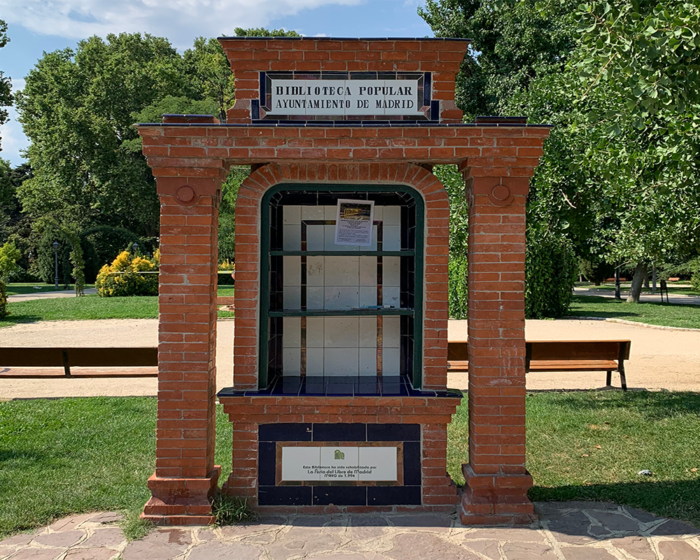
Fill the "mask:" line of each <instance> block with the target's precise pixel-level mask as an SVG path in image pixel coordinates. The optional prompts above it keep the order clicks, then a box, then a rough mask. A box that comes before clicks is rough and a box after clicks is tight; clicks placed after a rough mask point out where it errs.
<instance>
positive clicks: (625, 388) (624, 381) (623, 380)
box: [620, 367, 627, 391]
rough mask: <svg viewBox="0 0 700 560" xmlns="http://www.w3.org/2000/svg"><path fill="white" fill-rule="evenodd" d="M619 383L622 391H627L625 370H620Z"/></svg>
mask: <svg viewBox="0 0 700 560" xmlns="http://www.w3.org/2000/svg"><path fill="white" fill-rule="evenodd" d="M620 383H622V390H623V391H626V390H627V377H625V368H623V367H621V368H620Z"/></svg>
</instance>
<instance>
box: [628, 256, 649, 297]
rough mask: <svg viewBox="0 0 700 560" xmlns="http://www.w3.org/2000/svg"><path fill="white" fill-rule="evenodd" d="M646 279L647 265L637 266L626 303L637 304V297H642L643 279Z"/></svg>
mask: <svg viewBox="0 0 700 560" xmlns="http://www.w3.org/2000/svg"><path fill="white" fill-rule="evenodd" d="M646 277H647V265H646V264H638V265H637V268H636V269H635V270H634V277H633V278H632V287H631V288H630V295H629V296H627V303H639V296H641V295H642V284H643V283H644V279H645V278H646Z"/></svg>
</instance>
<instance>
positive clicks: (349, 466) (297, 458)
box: [282, 446, 398, 482]
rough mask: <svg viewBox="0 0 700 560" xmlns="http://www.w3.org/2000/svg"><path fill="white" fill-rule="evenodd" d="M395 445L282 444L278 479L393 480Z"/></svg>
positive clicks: (286, 480) (395, 474) (394, 472)
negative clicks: (309, 445) (303, 445)
mask: <svg viewBox="0 0 700 560" xmlns="http://www.w3.org/2000/svg"><path fill="white" fill-rule="evenodd" d="M397 453H398V448H397V447H291V446H290V447H282V482H306V481H313V480H318V481H334V480H339V481H340V480H343V481H353V480H356V481H378V482H379V481H381V482H397V481H398V470H397Z"/></svg>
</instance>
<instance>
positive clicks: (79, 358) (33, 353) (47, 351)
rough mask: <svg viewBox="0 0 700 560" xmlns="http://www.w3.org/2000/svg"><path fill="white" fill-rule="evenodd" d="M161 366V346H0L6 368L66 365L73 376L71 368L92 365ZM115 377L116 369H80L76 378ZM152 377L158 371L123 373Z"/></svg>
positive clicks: (1, 363) (1, 361) (17, 375)
mask: <svg viewBox="0 0 700 560" xmlns="http://www.w3.org/2000/svg"><path fill="white" fill-rule="evenodd" d="M157 366H158V348H157V347H155V346H153V347H150V346H149V347H110V348H104V347H103V348H79V347H74V348H32V347H26V346H25V347H20V348H2V347H0V368H4V367H29V368H41V367H63V369H64V375H65V376H71V377H72V376H73V375H72V373H71V371H70V368H71V367H92V368H116V367H119V368H129V367H130V368H136V367H139V368H146V367H157ZM108 375H109V376H115V375H116V374H115V372H111V373H110V372H79V373H78V374H77V375H76V377H105V376H108ZM137 375H138V376H139V377H153V376H156V375H157V373H152V372H148V373H146V372H144V373H143V374H141V375H139V374H138V373H135V372H124V374H123V376H124V377H135V376H137ZM29 376H31V377H35V376H39V377H45V375H44V374H43V373H41V374H40V373H34V372H27V373H24V374H21V373H15V372H11V373H7V372H6V373H5V374H4V375H2V377H3V378H20V377H29Z"/></svg>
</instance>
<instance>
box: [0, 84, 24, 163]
mask: <svg viewBox="0 0 700 560" xmlns="http://www.w3.org/2000/svg"><path fill="white" fill-rule="evenodd" d="M22 81H24V80H22ZM8 113H9V115H10V120H9V121H8V122H6V123H5V124H4V125H2V126H0V139H2V140H1V142H2V151H0V158H3V159H9V160H10V163H11V164H12V166H13V167H15V166H17V165H20V164H21V163H24V158H23V157H22V155H21V154H20V151H21V150H25V149H27V148H28V147H29V140H28V139H27V137H26V136H25V135H24V132H23V131H22V125H21V124H20V123H19V122H17V111H15V109H14V107H10V108H8Z"/></svg>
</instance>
